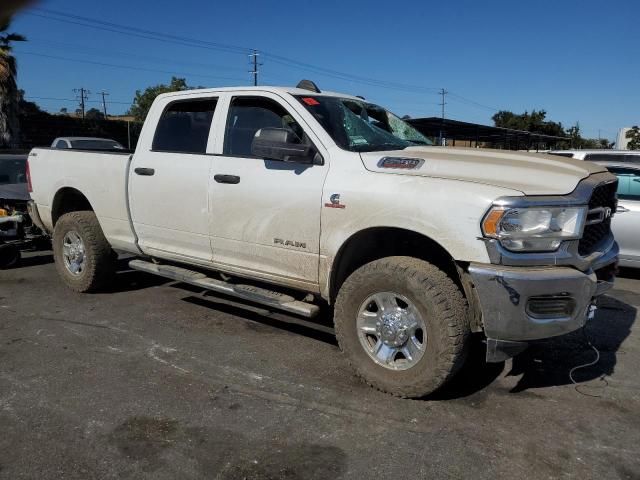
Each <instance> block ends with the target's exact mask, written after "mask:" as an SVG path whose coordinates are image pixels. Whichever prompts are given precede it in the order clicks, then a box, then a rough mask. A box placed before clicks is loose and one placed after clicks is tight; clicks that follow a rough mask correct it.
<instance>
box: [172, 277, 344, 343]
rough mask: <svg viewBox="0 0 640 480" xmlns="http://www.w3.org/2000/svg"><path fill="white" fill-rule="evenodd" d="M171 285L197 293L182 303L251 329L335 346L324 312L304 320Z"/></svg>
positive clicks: (178, 284)
mask: <svg viewBox="0 0 640 480" xmlns="http://www.w3.org/2000/svg"><path fill="white" fill-rule="evenodd" d="M172 286H174V287H178V288H180V289H182V290H187V291H190V292H193V293H197V294H198V295H189V296H187V297H185V298H183V299H182V300H183V301H184V302H187V303H190V304H192V305H198V306H200V307H205V308H209V309H215V310H216V311H218V312H222V313H225V314H228V315H233V316H234V317H239V318H241V319H243V320H247V321H249V322H250V323H249V325H254V327H250V328H257V327H255V325H263V326H266V327H272V328H277V329H279V330H283V331H285V332H289V333H292V334H295V335H304V336H305V337H309V338H311V339H314V340H318V341H320V342H324V343H327V344H330V345H334V346H337V345H338V342H337V341H336V337H335V333H334V331H333V322H332V320H331V315H330V314H329V312H328V311H327V309H323V310H321V312H320V314H319V315H318V316H317V317H315V318H313V319H307V318H302V317H297V316H294V315H288V314H286V313H281V312H278V311H275V310H269V309H267V308H266V307H265V306H263V305H259V304H255V303H251V302H247V301H240V300H237V299H234V298H232V297H227V296H225V295H221V294H217V293H216V294H214V293H211V292H205V293H204V294H203V293H202V289H201V288H198V287H194V286H192V285H188V284H184V283H176V284H174V285H172Z"/></svg>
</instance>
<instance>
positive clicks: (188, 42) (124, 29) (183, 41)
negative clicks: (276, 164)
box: [26, 8, 438, 93]
mask: <svg viewBox="0 0 640 480" xmlns="http://www.w3.org/2000/svg"><path fill="white" fill-rule="evenodd" d="M35 10H37V11H39V12H42V13H35V12H33V11H31V12H26V13H27V14H30V15H35V16H38V17H42V18H47V19H51V20H57V21H60V22H65V23H71V24H76V25H81V26H85V27H89V28H95V29H99V30H106V31H110V32H115V33H120V34H125V35H132V36H136V37H142V38H147V39H151V40H160V41H165V42H170V43H177V44H179V45H185V46H190V47H200V48H211V49H217V50H220V49H222V50H225V51H230V52H233V53H247V52H251V49H249V48H246V47H240V46H237V45H229V44H223V43H214V42H207V41H204V40H198V39H193V38H189V37H183V36H177V35H169V34H165V33H162V32H155V31H152V30H144V29H140V28H136V27H130V26H126V25H120V24H116V23H112V22H105V21H102V20H97V19H92V18H89V17H83V16H80V15H74V14H67V13H64V12H59V11H55V10H50V9H43V8H36V9H35ZM51 15H54V16H51ZM263 55H264V58H269V59H270V60H271V61H273V62H274V63H279V64H281V65H285V66H290V67H291V66H293V67H295V68H298V69H302V70H307V71H312V72H315V73H317V74H320V75H325V76H328V77H333V78H337V79H340V80H346V81H352V82H356V83H361V84H366V85H370V86H375V87H380V88H388V89H395V90H404V91H412V92H423V93H424V92H430V93H436V92H437V91H438V89H437V88H434V87H423V86H417V85H406V84H402V83H396V82H389V81H384V80H376V79H372V78H368V77H363V76H360V75H353V74H349V73H344V72H340V71H338V70H332V69H328V68H324V67H318V66H315V65H311V64H309V63H305V62H300V61H298V60H294V59H291V58H287V57H284V56H281V55H276V54H271V53H266V52H263Z"/></svg>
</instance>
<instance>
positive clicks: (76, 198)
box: [51, 187, 93, 226]
mask: <svg viewBox="0 0 640 480" xmlns="http://www.w3.org/2000/svg"><path fill="white" fill-rule="evenodd" d="M87 210H89V211H93V207H92V206H91V204H90V203H89V200H87V197H85V196H84V195H83V194H82V192H80V191H79V190H76V189H75V188H71V187H65V188H62V189H60V190H58V192H57V193H56V196H55V197H54V198H53V205H52V206H51V220H52V221H53V225H54V226H55V225H56V222H57V221H58V219H59V218H60V217H61V216H62V215H64V214H65V213H69V212H79V211H87Z"/></svg>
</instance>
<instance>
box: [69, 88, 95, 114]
mask: <svg viewBox="0 0 640 480" xmlns="http://www.w3.org/2000/svg"><path fill="white" fill-rule="evenodd" d="M73 91H74V93H75V94H76V98H77V99H78V101H79V102H80V110H81V111H82V119H83V120H84V112H85V107H84V104H85V102H86V101H87V100H88V99H89V94H90V93H91V92H90V91H89V90H87V89H86V88H83V87H80V88H74V89H73Z"/></svg>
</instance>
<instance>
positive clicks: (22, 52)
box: [14, 50, 242, 82]
mask: <svg viewBox="0 0 640 480" xmlns="http://www.w3.org/2000/svg"><path fill="white" fill-rule="evenodd" d="M14 52H16V53H19V54H22V55H34V56H36V57H43V58H52V59H55V60H64V61H68V62H78V63H87V64H90V65H99V66H102V67H112V68H124V69H128V70H138V71H143V72H154V73H166V74H169V75H178V76H181V75H184V76H188V77H202V78H212V79H213V78H215V79H217V80H232V81H234V82H235V81H242V79H239V78H237V77H220V76H216V75H204V74H201V73H188V72H175V71H168V70H157V69H153V68H145V67H134V66H131V65H118V64H115V63H104V62H95V61H93V60H81V59H78V58H69V57H60V56H57V55H47V54H44V53H36V52H25V51H24V50H14Z"/></svg>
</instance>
